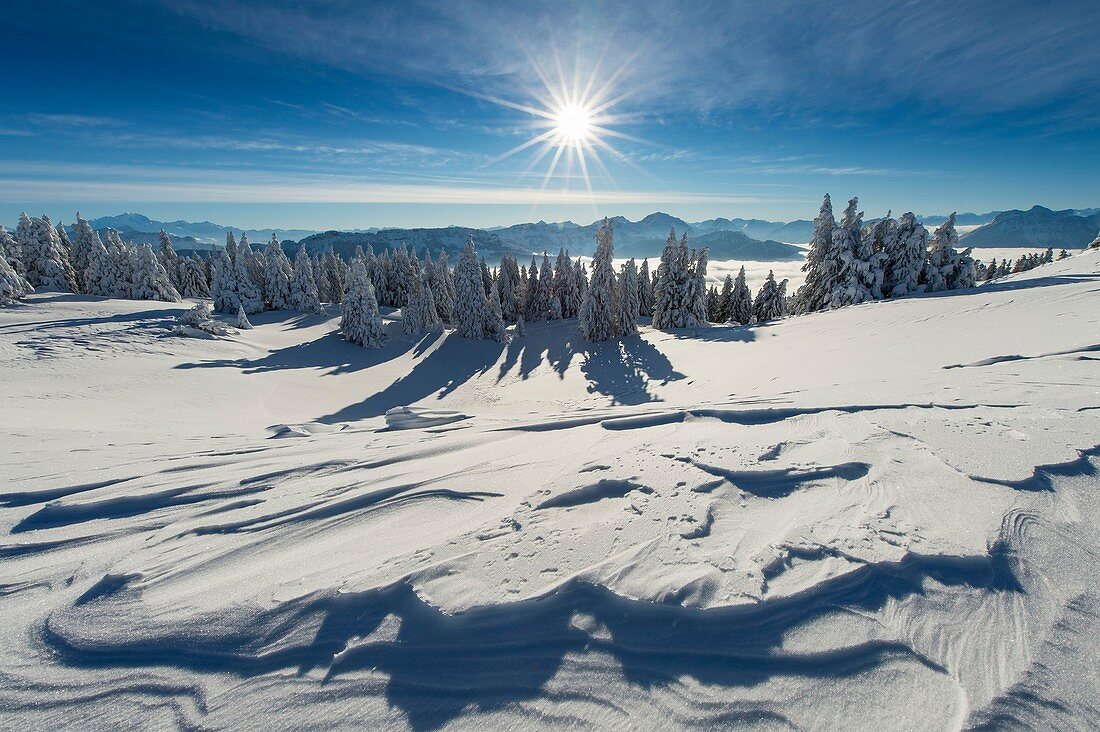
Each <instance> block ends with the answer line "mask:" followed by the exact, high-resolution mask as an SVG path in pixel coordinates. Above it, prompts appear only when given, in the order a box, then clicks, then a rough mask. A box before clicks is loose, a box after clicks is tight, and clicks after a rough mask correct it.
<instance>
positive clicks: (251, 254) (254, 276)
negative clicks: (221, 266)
mask: <svg viewBox="0 0 1100 732" xmlns="http://www.w3.org/2000/svg"><path fill="white" fill-rule="evenodd" d="M237 256H238V258H243V259H244V266H245V269H247V270H248V276H249V278H250V279H251V280H252V282H254V283H255V285H256V289H257V290H258V291H259V293H260V300H261V301H263V299H264V272H265V270H266V269H267V264H266V262H264V255H263V252H257V251H255V250H253V249H252V242H250V241H249V240H248V234H247V233H245V232H243V231H242V232H241V238H240V241H239V242H238V243H237Z"/></svg>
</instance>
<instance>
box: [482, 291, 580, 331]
mask: <svg viewBox="0 0 1100 732" xmlns="http://www.w3.org/2000/svg"><path fill="white" fill-rule="evenodd" d="M488 301H489V316H488V317H487V318H486V319H485V337H486V338H487V339H489V340H493V341H503V340H504V338H505V333H506V331H505V328H504V316H503V315H502V314H501V311H500V292H499V290H498V288H497V281H496V280H493V283H492V284H491V285H489V296H488ZM553 302H555V303H557V302H558V301H557V300H554V301H553ZM560 307H561V306H560V305H558V308H559V316H558V317H559V318H560V317H561V315H560Z"/></svg>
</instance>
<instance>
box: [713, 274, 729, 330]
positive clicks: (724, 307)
mask: <svg viewBox="0 0 1100 732" xmlns="http://www.w3.org/2000/svg"><path fill="white" fill-rule="evenodd" d="M732 312H733V276H732V275H726V279H724V280H723V281H722V290H721V292H720V293H719V294H718V303H717V304H716V306H715V309H714V315H715V319H714V322H716V323H727V322H729V319H730V314H731V313H732Z"/></svg>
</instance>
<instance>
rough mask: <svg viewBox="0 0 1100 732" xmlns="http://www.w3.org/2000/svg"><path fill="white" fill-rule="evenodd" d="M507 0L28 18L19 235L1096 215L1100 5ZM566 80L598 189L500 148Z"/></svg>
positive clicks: (16, 153) (15, 73) (112, 6)
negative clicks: (141, 222)
mask: <svg viewBox="0 0 1100 732" xmlns="http://www.w3.org/2000/svg"><path fill="white" fill-rule="evenodd" d="M508 5H512V6H515V7H509V6H507V5H505V4H503V3H496V2H480V1H479V0H466V1H464V2H459V3H423V2H415V1H414V2H402V3H384V4H376V3H367V2H355V1H352V0H314V1H310V0H297V1H295V2H285V1H284V2H278V1H275V2H264V3H260V2H243V1H242V0H222V1H221V2H199V1H198V0H173V1H172V2H158V1H157V0H143V1H138V0H133V1H130V0H97V2H95V3H89V2H86V1H83V2H82V1H73V2H63V1H58V0H38V1H37V2H27V3H16V4H12V6H11V7H6V8H5V12H4V14H3V16H4V17H3V18H2V19H0V33H2V37H3V49H4V50H3V55H4V58H5V69H4V70H3V71H2V72H0V74H2V75H0V85H2V86H0V91H2V93H3V99H4V104H3V106H2V107H0V222H3V223H11V222H13V221H14V220H15V218H16V217H17V215H18V212H19V211H20V210H23V209H26V210H28V211H30V212H32V213H37V212H42V211H44V212H47V213H49V214H51V216H53V217H54V218H55V219H56V218H62V219H64V220H66V221H68V220H71V219H72V217H73V212H75V211H76V210H77V209H78V208H79V209H80V210H81V211H82V212H83V213H84V214H85V215H87V216H97V215H104V214H111V213H119V212H121V211H125V210H134V211H141V212H143V213H146V214H147V215H150V216H153V217H154V218H162V219H176V218H186V219H192V220H195V219H210V220H213V221H218V222H220V223H227V224H232V225H236V226H249V227H253V226H255V227H259V226H269V227H283V228H316V229H321V228H353V227H367V226H415V225H422V226H439V225H445V224H450V223H454V224H462V225H473V226H491V225H497V224H507V223H514V222H518V221H527V220H537V219H545V220H564V219H573V220H576V221H582V222H587V221H590V220H593V219H595V218H596V217H597V216H603V215H605V214H618V213H621V214H624V215H627V216H631V217H638V216H641V215H644V214H645V213H648V212H651V211H655V210H661V211H667V212H669V213H672V214H675V215H679V216H681V217H683V218H685V219H688V220H698V219H702V218H709V217H712V216H727V217H734V216H742V217H758V218H768V219H782V220H788V219H794V218H812V216H813V215H814V213H815V212H816V209H817V206H818V203H819V201H820V196H821V193H823V192H825V191H828V192H830V193H832V194H833V196H834V198H837V199H844V198H847V197H848V196H850V195H853V194H858V195H859V196H860V199H861V202H862V205H863V208H865V209H866V210H867V212H868V214H869V215H877V214H879V213H882V212H884V211H885V210H886V209H893V210H894V211H895V213H897V212H900V211H903V210H914V211H916V212H918V213H941V212H947V211H950V210H959V211H979V212H980V211H987V210H991V209H1005V208H1018V207H1027V206H1030V205H1032V204H1034V203H1041V204H1043V205H1047V206H1050V207H1054V208H1084V207H1093V206H1100V175H1097V171H1098V170H1100V166H1098V163H1100V144H1098V143H1100V43H1097V42H1096V39H1095V29H1096V28H1097V27H1100V3H1097V2H1096V1H1095V0H1089V1H1086V2H1057V1H1055V2H1046V3H1035V2H1014V1H1012V0H1008V1H1002V2H965V1H960V0H954V1H953V2H937V1H931V2H904V3H902V2H881V1H878V2H864V1H861V0H855V1H854V2H846V3H836V2H822V3H812V2H784V1H783V0H778V1H775V2H769V3H757V2H752V3H750V2H731V1H727V2H696V3H683V2H671V1H669V2H665V1H663V0H662V1H661V2H624V3H616V2H551V3H511V4H508ZM563 81H564V87H565V89H566V93H567V94H569V95H572V94H573V91H572V90H573V89H574V88H575V89H576V91H577V96H580V97H583V96H584V94H583V92H584V90H585V89H588V90H589V92H590V93H589V95H588V96H589V97H590V98H592V99H594V100H595V101H600V100H602V101H603V102H605V103H607V102H613V104H611V106H609V107H608V108H607V110H606V111H605V112H603V113H602V117H603V118H604V119H603V120H602V126H603V127H604V128H605V130H606V133H605V134H601V135H600V139H601V140H602V142H603V143H604V144H607V145H610V146H611V147H613V148H614V152H612V151H611V150H608V149H607V148H605V147H602V146H600V145H599V144H597V143H595V142H592V143H590V144H589V147H590V150H589V151H588V152H587V153H586V163H587V167H588V173H589V181H588V183H586V182H585V180H584V176H583V174H582V173H583V171H582V170H581V169H580V165H579V160H575V157H576V156H575V154H574V153H570V152H569V150H568V149H567V150H566V152H565V154H563V156H562V158H561V161H560V163H559V165H558V166H557V167H556V168H555V169H554V171H553V173H552V174H551V175H550V176H549V177H547V172H548V170H549V169H550V161H551V160H552V159H553V157H554V152H555V150H556V148H554V147H553V146H551V147H550V148H549V150H548V151H547V153H546V154H545V156H544V157H542V158H540V159H538V160H537V161H536V159H535V158H536V154H537V153H538V152H539V151H541V150H542V146H541V145H535V146H532V147H530V148H527V149H525V150H523V151H521V152H519V153H517V154H515V155H512V156H510V157H505V158H503V159H501V158H500V156H501V155H502V154H503V153H505V152H506V151H508V150H509V149H511V148H513V147H515V146H517V145H520V144H521V143H523V142H524V141H526V140H529V139H530V138H532V137H534V136H535V135H537V134H539V133H541V132H543V131H545V128H539V127H537V126H536V123H537V122H539V121H540V120H541V119H542V118H541V117H539V116H538V115H533V114H531V112H530V109H529V108H532V107H533V108H536V109H545V108H547V107H550V108H553V107H554V106H555V102H554V101H553V99H552V98H551V96H552V95H550V94H548V92H547V84H549V86H550V87H551V88H553V89H558V88H559V87H560V86H561V85H562V82H563ZM559 96H560V95H559ZM593 153H596V154H598V155H599V158H600V159H599V161H598V163H597V161H596V160H595V159H594V156H593ZM570 160H572V161H574V162H573V164H572V165H571V166H570V165H567V164H566V163H567V161H570ZM544 181H545V188H544V187H543V184H544ZM589 188H590V189H591V190H589Z"/></svg>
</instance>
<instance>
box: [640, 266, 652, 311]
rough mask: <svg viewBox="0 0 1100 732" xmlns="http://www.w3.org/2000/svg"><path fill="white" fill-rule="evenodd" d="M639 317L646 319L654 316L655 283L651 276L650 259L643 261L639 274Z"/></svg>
mask: <svg viewBox="0 0 1100 732" xmlns="http://www.w3.org/2000/svg"><path fill="white" fill-rule="evenodd" d="M638 315H641V316H643V317H646V318H648V317H649V316H651V315H653V281H652V280H651V279H650V274H649V259H643V260H642V267H641V270H640V271H639V272H638Z"/></svg>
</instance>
